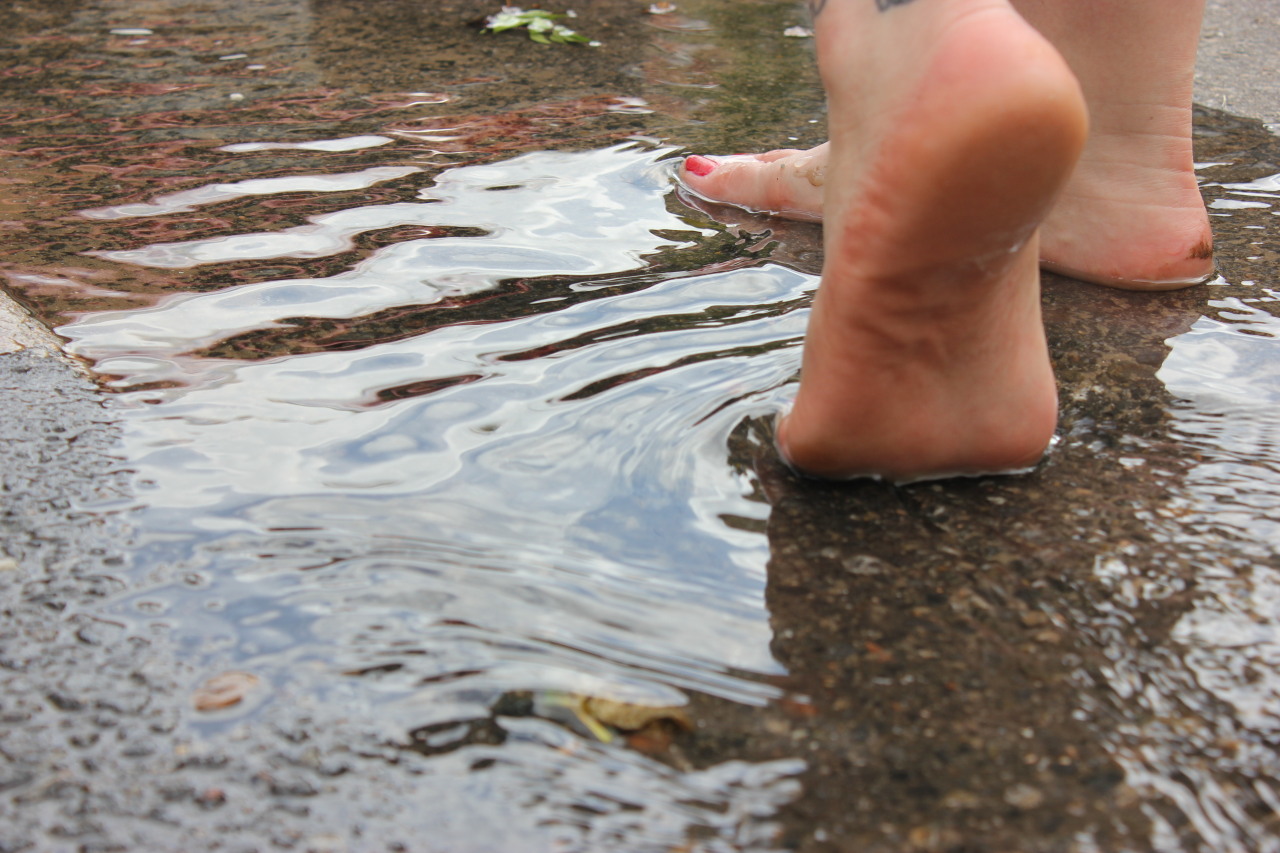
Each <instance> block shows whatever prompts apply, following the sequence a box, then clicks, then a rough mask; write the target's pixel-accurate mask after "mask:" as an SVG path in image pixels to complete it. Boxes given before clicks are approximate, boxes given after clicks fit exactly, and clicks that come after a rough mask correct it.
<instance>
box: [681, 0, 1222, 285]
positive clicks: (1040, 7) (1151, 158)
mask: <svg viewBox="0 0 1280 853" xmlns="http://www.w3.org/2000/svg"><path fill="white" fill-rule="evenodd" d="M1013 5H1014V6H1015V7H1016V8H1017V9H1018V11H1019V12H1020V13H1021V14H1022V15H1023V16H1024V17H1025V18H1026V19H1027V20H1028V21H1029V22H1030V23H1031V24H1033V25H1034V26H1035V27H1037V28H1038V29H1039V30H1040V31H1041V33H1043V34H1044V35H1045V36H1046V37H1048V39H1049V40H1050V41H1051V42H1053V43H1054V45H1055V47H1057V48H1058V49H1059V50H1060V51H1061V52H1062V53H1063V55H1064V57H1065V58H1066V60H1067V62H1068V64H1070V66H1071V68H1072V71H1073V72H1074V73H1075V74H1076V75H1077V77H1078V79H1079V81H1080V84H1081V88H1082V89H1083V90H1084V93H1085V97H1086V100H1087V102H1088V104H1089V112H1090V122H1091V134H1090V137H1089V142H1088V144H1087V145H1086V148H1085V151H1084V154H1083V156H1082V158H1081V161H1080V163H1079V164H1078V166H1077V168H1076V170H1075V172H1074V174H1073V175H1072V178H1071V180H1070V181H1069V182H1068V183H1067V185H1066V187H1065V188H1064V191H1063V193H1062V197H1061V199H1060V201H1059V204H1058V205H1057V207H1055V209H1054V211H1053V213H1052V214H1051V215H1050V217H1049V219H1048V221H1047V222H1046V223H1045V226H1044V228H1043V229H1042V249H1041V253H1042V255H1041V257H1042V261H1043V262H1044V264H1045V266H1046V267H1048V268H1050V269H1053V270H1055V271H1059V272H1063V273H1065V274H1067V275H1071V276H1074V277H1076V278H1082V279H1085V280H1087V281H1095V282H1099V283H1102V284H1108V285H1112V286H1116V287H1126V288H1134V289H1153V290H1158V289H1167V288H1175V287H1184V286H1186V285H1189V284H1193V283H1195V282H1197V281H1200V280H1203V279H1204V278H1206V277H1207V276H1209V275H1210V274H1212V272H1213V260H1212V238H1211V235H1210V233H1209V224H1208V216H1207V215H1206V213H1205V210H1204V204H1203V202H1202V200H1201V198H1200V193H1199V190H1198V189H1197V187H1196V180H1195V173H1194V171H1193V167H1192V153H1191V83H1192V77H1193V75H1194V66H1195V48H1196V44H1197V42H1198V38H1199V28H1200V17H1201V13H1202V11H1203V8H1204V0H1126V2H1113V0H1014V4H1013ZM827 157H828V147H827V146H826V145H821V146H818V147H817V148H814V149H812V150H810V151H791V150H782V151H775V152H770V153H768V154H763V155H757V156H739V157H730V158H724V159H720V160H715V161H711V160H706V158H699V160H697V161H695V166H697V167H699V170H700V171H705V170H706V169H707V167H714V168H713V171H707V172H706V173H705V174H701V175H699V174H696V173H694V172H693V170H692V169H688V170H686V172H685V176H684V177H685V180H686V182H687V184H688V185H689V186H690V187H691V188H692V189H693V190H694V191H695V192H697V193H699V194H701V195H704V196H706V197H707V198H710V199H716V200H723V201H728V202H730V203H734V204H740V205H742V206H744V207H749V208H751V209H754V210H763V211H771V212H776V213H779V214H781V215H783V216H789V217H793V218H799V219H821V218H822V186H823V185H824V184H825V182H826V160H827Z"/></svg>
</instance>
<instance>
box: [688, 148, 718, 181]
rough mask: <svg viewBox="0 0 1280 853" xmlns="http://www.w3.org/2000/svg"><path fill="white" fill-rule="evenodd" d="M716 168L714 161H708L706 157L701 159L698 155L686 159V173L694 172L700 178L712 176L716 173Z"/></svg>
mask: <svg viewBox="0 0 1280 853" xmlns="http://www.w3.org/2000/svg"><path fill="white" fill-rule="evenodd" d="M715 168H716V162H715V161H714V160H708V159H707V158H706V157H699V156H698V155H697V154H694V155H692V156H690V157H686V158H685V159H684V170H685V171H686V172H692V173H693V174H695V175H697V176H698V177H699V178H701V177H705V176H706V175H710V174H711V173H712V172H713V171H715Z"/></svg>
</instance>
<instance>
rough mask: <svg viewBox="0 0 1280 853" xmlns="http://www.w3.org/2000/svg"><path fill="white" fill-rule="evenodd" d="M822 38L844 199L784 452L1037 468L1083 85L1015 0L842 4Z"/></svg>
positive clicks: (836, 213)
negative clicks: (1054, 287) (1056, 235)
mask: <svg viewBox="0 0 1280 853" xmlns="http://www.w3.org/2000/svg"><path fill="white" fill-rule="evenodd" d="M886 5H887V4H886ZM818 37H819V42H818V55H819V64H820V66H821V69H822V72H823V77H824V84H825V86H826V88H827V92H828V96H829V98H830V101H831V137H832V140H831V145H830V148H829V149H828V152H827V154H828V156H827V158H826V159H827V163H826V166H825V171H824V173H823V180H824V181H825V183H826V186H827V187H828V188H831V187H836V188H838V191H829V192H828V193H827V195H826V201H825V210H824V213H825V224H826V227H825V229H824V241H825V246H826V252H825V254H826V260H825V266H824V269H823V280H822V286H821V287H820V289H819V292H818V295H817V297H816V299H815V302H814V306H813V312H812V316H811V318H810V322H809V329H808V334H807V337H806V342H805V352H804V365H803V370H802V374H801V383H800V389H799V392H798V393H797V396H796V400H795V405H794V407H793V409H792V411H791V413H790V414H789V415H788V416H787V417H786V419H785V420H784V421H783V422H782V424H781V425H780V427H779V445H780V447H781V449H782V450H783V453H784V454H785V455H786V456H787V457H788V458H789V459H790V460H791V462H792V463H793V464H795V465H796V466H798V467H799V468H801V469H802V470H804V471H807V472H809V473H813V474H818V475H822V476H830V477H849V476H868V475H871V476H882V477H886V478H889V479H893V480H898V481H903V480H911V479H920V478H927V477H933V476H946V475H953V474H976V473H986V472H996V471H1007V470H1009V469H1016V468H1023V467H1026V466H1029V465H1032V464H1034V463H1035V462H1036V461H1037V460H1038V459H1039V458H1040V456H1041V454H1042V453H1043V451H1044V449H1045V447H1046V446H1047V444H1048V443H1049V441H1050V439H1051V437H1052V434H1053V430H1054V426H1055V424H1056V419H1057V397H1056V391H1055V386H1054V380H1053V374H1052V370H1051V368H1050V365H1049V358H1048V352H1047V348H1046V346H1045V340H1044V331H1043V326H1042V324H1041V319H1040V302H1039V271H1038V268H1037V264H1038V248H1039V247H1038V241H1037V238H1036V228H1037V226H1038V225H1039V223H1040V222H1041V221H1042V220H1043V218H1044V217H1045V216H1046V215H1047V214H1048V211H1049V208H1050V205H1051V204H1052V201H1053V199H1054V197H1055V196H1056V195H1057V193H1058V191H1059V190H1060V188H1061V186H1062V184H1063V182H1065V181H1066V179H1067V177H1068V175H1069V174H1070V172H1071V168H1072V165H1073V164H1074V163H1075V161H1076V159H1077V157H1078V156H1079V153H1080V149H1081V147H1082V146H1083V144H1084V139H1085V135H1086V117H1085V112H1084V104H1083V100H1082V98H1081V95H1080V90H1079V87H1078V86H1077V84H1076V81H1075V78H1074V77H1073V76H1072V74H1071V72H1070V70H1069V69H1068V68H1067V66H1066V64H1065V62H1064V61H1063V60H1062V58H1061V56H1060V55H1059V54H1058V53H1057V51H1055V50H1054V49H1053V48H1052V47H1051V46H1050V45H1049V44H1048V43H1047V42H1046V41H1045V40H1044V39H1043V38H1042V37H1041V36H1040V35H1039V34H1038V33H1036V31H1035V30H1034V29H1032V28H1031V27H1030V26H1029V25H1027V23H1026V22H1025V21H1024V20H1023V19H1022V18H1021V17H1019V16H1018V15H1017V14H1016V13H1015V12H1014V11H1013V10H1012V8H1011V7H1010V6H1009V5H1008V3H1007V2H1004V0H952V2H949V3H946V4H935V3H909V4H899V5H887V9H886V11H884V12H880V11H877V5H876V4H872V3H870V2H867V3H830V4H828V5H827V8H826V11H825V12H823V15H822V17H821V19H820V20H819V29H818ZM697 165H698V164H697V162H696V161H695V163H694V164H693V166H694V167H695V168H696V166H697ZM766 165H768V164H766ZM718 170H719V167H717V169H715V170H713V172H712V175H714V173H715V171H718ZM705 177H710V176H705Z"/></svg>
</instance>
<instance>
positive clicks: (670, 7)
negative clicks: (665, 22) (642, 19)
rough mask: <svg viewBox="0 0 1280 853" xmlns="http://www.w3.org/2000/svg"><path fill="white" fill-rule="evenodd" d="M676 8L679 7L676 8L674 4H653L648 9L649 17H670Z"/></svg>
mask: <svg viewBox="0 0 1280 853" xmlns="http://www.w3.org/2000/svg"><path fill="white" fill-rule="evenodd" d="M678 8H679V7H678V6H676V4H675V3H667V2H661V3H654V4H653V5H651V6H650V7H649V14H650V15H670V14H671V13H672V12H674V11H675V10H676V9H678Z"/></svg>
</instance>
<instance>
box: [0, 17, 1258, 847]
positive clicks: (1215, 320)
mask: <svg viewBox="0 0 1280 853" xmlns="http://www.w3.org/2000/svg"><path fill="white" fill-rule="evenodd" d="M647 7H648V4H647V3H642V2H639V0H627V1H626V2H623V0H586V2H582V3H578V4H576V5H575V9H576V11H577V13H578V17H577V18H576V19H574V20H573V22H572V23H573V25H574V26H575V27H576V28H578V29H579V30H580V31H582V32H583V33H585V34H587V35H589V36H591V37H592V38H594V39H597V40H598V41H600V42H601V46H600V47H597V48H587V47H576V46H559V47H549V46H542V45H537V44H535V43H533V42H530V41H528V40H527V39H525V38H523V36H521V35H519V34H517V33H507V34H504V35H501V36H495V35H488V34H484V33H482V32H480V31H479V29H478V27H477V26H476V22H477V21H478V20H480V19H482V18H483V17H484V15H485V14H487V13H491V12H493V11H496V9H497V4H494V5H492V6H490V5H486V4H484V3H480V2H474V0H446V1H445V2H438V3H430V4H428V3H409V2H381V0H377V2H359V3H357V2H345V0H312V1H311V2H303V0H267V2H262V0H258V1H257V2H235V0H224V2H220V3H204V4H201V3H190V2H184V0H148V2H141V3H140V2H132V0H98V1H97V2H77V0H65V2H49V3H44V4H41V5H40V6H39V7H38V8H36V7H32V6H26V5H24V4H18V3H0V22H2V23H3V27H2V28H0V33H2V35H0V114H2V115H3V118H4V125H3V132H2V133H0V149H3V155H2V156H3V158H4V159H3V162H2V165H0V180H2V181H3V182H4V185H5V193H4V198H3V201H2V202H0V203H2V204H3V206H4V207H3V213H2V215H0V228H2V229H3V230H2V231H0V234H3V240H4V245H5V253H4V256H3V258H0V274H3V276H4V279H3V282H4V283H3V286H4V288H5V291H6V292H7V293H8V294H9V296H11V297H12V298H13V299H14V300H16V301H17V302H18V303H20V304H21V305H22V306H23V308H24V310H26V311H29V312H31V314H32V315H33V316H34V318H36V320H35V321H32V322H27V323H25V324H24V323H21V322H16V321H14V320H13V316H15V315H12V312H10V313H9V314H7V315H5V316H6V317H7V318H8V319H6V321H5V324H4V325H0V333H2V334H3V337H4V338H5V339H6V340H8V339H10V338H12V339H14V340H15V341H16V343H15V344H13V345H10V346H6V347H4V348H3V349H5V350H6V352H5V354H3V355H0V406H2V407H3V409H0V411H2V412H3V415H2V417H0V436H2V437H3V438H4V439H5V441H4V442H2V443H0V485H2V487H3V507H2V508H0V536H2V537H3V538H2V539H0V610H2V611H3V619H2V620H0V724H2V726H0V851H7V850H116V849H119V850H194V849H199V850H205V849H209V850H214V849H217V850H245V851H247V850H269V849H276V848H279V849H294V850H317V851H329V850H334V851H337V850H353V851H364V850H409V851H419V850H425V851H435V850H458V851H524V850H584V851H599V850H627V851H631V850H637V851H639V850H655V851H657V850H673V851H674V850H705V851H724V850H761V851H763V850H779V849H799V850H814V851H818V850H824V851H825V850H832V851H836V850H838V851H848V850H853V851H880V850H884V851H903V850H951V851H1013V850H1018V851H1059V850H1062V851H1067V850H1078V851H1093V850H1106V851H1112V850H1135V851H1144V850H1161V851H1164V850H1206V851H1207V850H1214V851H1218V850H1249V851H1253V850H1273V849H1278V848H1280V835H1278V834H1277V832H1276V818H1277V810H1278V809H1280V759H1277V756H1276V745H1277V743H1280V720H1278V718H1277V712H1276V709H1277V708H1278V707H1280V695H1278V693H1280V614H1278V613H1277V602H1280V574H1278V573H1280V559H1278V558H1277V553H1278V548H1280V521H1278V519H1280V419H1278V418H1277V415H1278V414H1280V369H1278V368H1277V365H1280V361H1277V347H1278V346H1280V344H1277V339H1280V315H1278V314H1277V312H1276V307H1275V306H1276V305H1277V304H1280V292H1278V291H1277V287H1276V282H1277V280H1278V276H1277V269H1278V266H1277V264H1278V262H1280V239H1278V238H1277V236H1276V233H1277V232H1276V219H1275V216H1276V213H1277V212H1280V208H1278V207H1277V201H1280V177H1277V174H1278V173H1280V140H1278V139H1277V138H1276V136H1275V135H1274V134H1273V133H1271V132H1270V131H1269V130H1268V129H1267V127H1266V125H1268V124H1274V123H1277V122H1280V98H1277V97H1275V91H1274V85H1275V84H1274V82H1273V78H1269V77H1268V76H1267V74H1266V71H1267V63H1268V62H1273V61H1274V60H1273V58H1272V57H1274V56H1275V55H1276V54H1275V51H1274V45H1272V44H1269V43H1268V39H1269V38H1270V39H1274V35H1271V36H1268V35H1267V34H1268V33H1274V32H1275V29H1274V27H1272V26H1270V24H1271V23H1273V22H1274V21H1275V20H1276V19H1277V17H1280V9H1277V8H1276V5H1275V4H1274V3H1263V2H1243V0H1240V2H1230V3H1228V2H1219V3H1213V4H1211V9H1210V18H1209V24H1208V26H1207V27H1206V38H1205V49H1204V56H1203V58H1202V66H1203V68H1202V73H1201V75H1200V79H1199V81H1198V85H1199V89H1198V97H1199V99H1200V101H1201V102H1202V103H1205V104H1206V107H1204V108H1202V109H1200V110H1199V111H1198V113H1197V158H1198V160H1199V161H1200V169H1199V173H1200V175H1201V177H1202V181H1203V187H1204V192H1205V194H1206V197H1207V198H1208V199H1209V200H1210V206H1211V212H1212V213H1213V214H1214V224H1215V233H1216V238H1217V246H1218V253H1219V265H1220V272H1221V278H1220V279H1219V280H1218V281H1216V282H1214V283H1213V284H1210V285H1206V286H1202V287H1197V288H1193V289H1190V290H1187V291H1182V292H1179V293H1173V294H1158V295H1142V294H1128V293H1120V292H1115V291H1110V290H1106V289H1103V288H1098V287H1093V286H1089V285H1083V284H1080V283H1077V282H1073V281H1070V280H1067V279H1062V278H1057V277H1053V276H1046V279H1045V296H1044V299H1045V309H1046V317H1047V323H1048V329H1049V334H1050V341H1051V346H1052V349H1053V355H1054V359H1055V363H1056V367H1057V370H1058V376H1059V381H1060V385H1061V397H1062V400H1063V412H1062V422H1061V428H1060V441H1059V442H1058V444H1057V446H1056V447H1055V449H1054V451H1053V452H1052V453H1051V454H1050V456H1049V458H1048V459H1047V460H1046V461H1045V462H1044V463H1043V464H1042V465H1041V466H1040V467H1039V468H1038V469H1037V471H1036V472H1035V473H1033V474H1030V475H1028V476H1025V477H1017V478H1001V479H977V480H965V481H955V482H945V483H936V484H922V485H915V486H908V487H901V488H895V487H890V486H886V485H882V484H875V483H860V484H843V485H831V484H822V483H815V482H810V481H804V480H800V479H798V478H796V477H794V476H793V475H792V474H790V473H789V472H788V471H786V470H784V469H783V467H782V466H781V465H780V464H779V462H778V460H777V458H776V456H775V455H774V453H773V451H772V449H771V434H770V429H771V426H770V415H771V413H772V412H774V411H776V409H777V408H778V407H779V406H780V405H781V404H782V403H783V402H784V401H785V400H786V398H787V396H788V394H789V393H790V389H791V382H792V381H793V378H794V374H795V370H796V368H797V365H798V353H799V342H800V338H801V336H802V334H803V327H804V318H805V312H806V310H807V306H808V303H809V298H810V296H811V294H812V291H813V288H814V287H816V284H817V279H816V272H817V270H818V268H819V267H820V263H821V256H820V240H819V233H818V231H817V229H816V228H815V227H813V226H810V225H797V224H794V223H784V222H778V221H773V220H769V219H767V218H761V217H753V216H748V215H745V214H742V213H740V212H735V211H732V210H727V209H711V208H705V207H703V206H699V205H697V204H695V203H694V201H693V200H691V199H688V198H685V197H683V196H681V195H680V194H679V193H678V191H677V190H676V187H675V184H674V182H673V180H672V173H673V165H672V164H673V163H674V162H675V160H676V158H677V157H678V156H680V154H681V153H682V152H685V151H687V150H696V151H706V152H728V151H742V150H752V149H755V148H761V147H775V146H778V145H791V144H794V145H802V144H808V143H812V142H816V141H818V140H820V139H821V138H822V121H823V111H822V104H821V98H820V94H819V92H818V90H817V88H816V78H815V75H814V72H813V68H812V62H811V57H810V55H809V51H810V46H809V43H808V42H807V41H805V40H803V39H797V38H791V37H787V36H784V35H783V33H784V31H785V30H786V29H787V28H789V27H792V26H795V25H799V24H803V23H804V20H803V15H802V11H801V10H800V9H799V8H798V5H797V4H793V3H791V2H777V0H733V2H726V0H689V1H688V2H681V3H680V4H679V7H680V8H678V9H677V10H676V11H674V12H670V13H666V14H652V13H650V12H649V11H648V8H647ZM549 8H550V7H549ZM1224 110H1229V111H1230V112H1227V111H1224ZM1232 113H1236V114H1232ZM1241 114H1243V115H1247V116H1250V117H1241ZM50 330H52V332H51V331H50ZM63 352H66V353H70V354H71V355H72V356H74V358H75V361H73V360H72V359H70V358H67V357H65V356H63V355H62V353H63ZM76 365H84V366H85V367H86V368H87V370H85V371H83V372H82V370H81V369H80V368H78V367H77V366H76Z"/></svg>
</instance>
